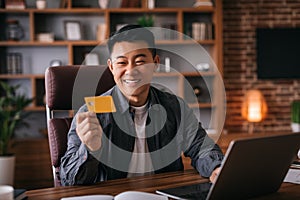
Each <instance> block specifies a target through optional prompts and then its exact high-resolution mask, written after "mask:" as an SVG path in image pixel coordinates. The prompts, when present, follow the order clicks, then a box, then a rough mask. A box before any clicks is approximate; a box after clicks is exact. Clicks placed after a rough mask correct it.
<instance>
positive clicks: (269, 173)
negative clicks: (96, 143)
mask: <svg viewBox="0 0 300 200" xmlns="http://www.w3.org/2000/svg"><path fill="white" fill-rule="evenodd" d="M299 147H300V133H292V134H284V135H275V136H263V137H257V138H250V139H249V138H247V139H239V140H234V141H232V142H231V143H230V145H229V148H228V150H227V152H226V154H225V157H224V160H223V163H222V165H221V171H220V173H219V175H218V177H217V179H216V182H215V183H214V184H211V183H200V184H194V185H187V186H183V187H177V188H168V189H162V190H157V191H156V192H157V193H158V194H162V195H166V196H168V197H170V198H173V199H248V198H253V197H257V196H261V195H266V194H270V193H273V192H276V191H277V190H278V189H279V187H280V186H281V183H282V182H283V180H284V178H285V175H286V174H287V172H288V170H289V167H290V165H291V163H292V161H293V159H294V158H295V155H296V154H297V151H298V149H299Z"/></svg>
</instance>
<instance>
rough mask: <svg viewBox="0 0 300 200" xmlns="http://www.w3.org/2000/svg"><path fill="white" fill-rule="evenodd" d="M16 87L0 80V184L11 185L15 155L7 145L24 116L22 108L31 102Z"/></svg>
mask: <svg viewBox="0 0 300 200" xmlns="http://www.w3.org/2000/svg"><path fill="white" fill-rule="evenodd" d="M18 88H19V85H17V86H12V85H9V84H7V83H5V82H1V81H0V94H1V95H0V174H1V179H0V185H1V184H8V185H13V177H14V163H15V156H14V155H13V154H10V153H9V152H8V147H9V144H10V140H11V139H12V137H13V134H14V131H15V129H16V127H17V126H18V125H19V124H20V123H21V122H22V120H23V119H24V117H25V113H23V110H24V108H25V107H26V106H28V105H29V104H30V103H31V102H32V99H30V98H27V97H26V96H25V95H21V94H17V93H16V91H17V89H18ZM1 170H6V171H1Z"/></svg>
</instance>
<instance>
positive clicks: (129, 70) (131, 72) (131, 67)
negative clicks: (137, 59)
mask: <svg viewBox="0 0 300 200" xmlns="http://www.w3.org/2000/svg"><path fill="white" fill-rule="evenodd" d="M137 68H138V66H137V65H135V64H134V63H131V62H130V63H128V65H127V67H126V74H128V75H134V74H136V73H137V70H138V69H137Z"/></svg>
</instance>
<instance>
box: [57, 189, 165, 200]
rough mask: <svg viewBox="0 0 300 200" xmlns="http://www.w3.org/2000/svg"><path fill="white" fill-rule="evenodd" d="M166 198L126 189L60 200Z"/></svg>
mask: <svg viewBox="0 0 300 200" xmlns="http://www.w3.org/2000/svg"><path fill="white" fill-rule="evenodd" d="M114 199H115V200H129V199H130V200H141V199H142V200H168V198H167V197H166V196H162V195H158V194H153V193H147V192H138V191H127V192H122V193H120V194H118V195H117V196H115V198H114V197H113V196H110V195H83V196H74V197H64V198H62V199H61V200H114Z"/></svg>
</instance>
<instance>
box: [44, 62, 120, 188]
mask: <svg viewBox="0 0 300 200" xmlns="http://www.w3.org/2000/svg"><path fill="white" fill-rule="evenodd" d="M114 85H115V82H114V80H113V76H112V74H111V72H110V70H109V69H108V67H107V66H58V67H49V68H48V69H47V70H46V72H45V89H46V114H47V128H48V138H49V146H50V154H51V164H52V170H53V177H54V186H55V187H56V186H61V182H60V177H59V166H60V159H61V157H62V156H63V155H64V154H65V152H66V150H67V134H68V130H69V128H70V125H71V121H72V114H71V113H72V112H70V111H76V110H78V109H79V108H80V106H82V105H83V104H84V97H85V96H96V95H100V94H101V93H103V92H105V91H107V90H108V89H110V88H111V87H112V86H114Z"/></svg>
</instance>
